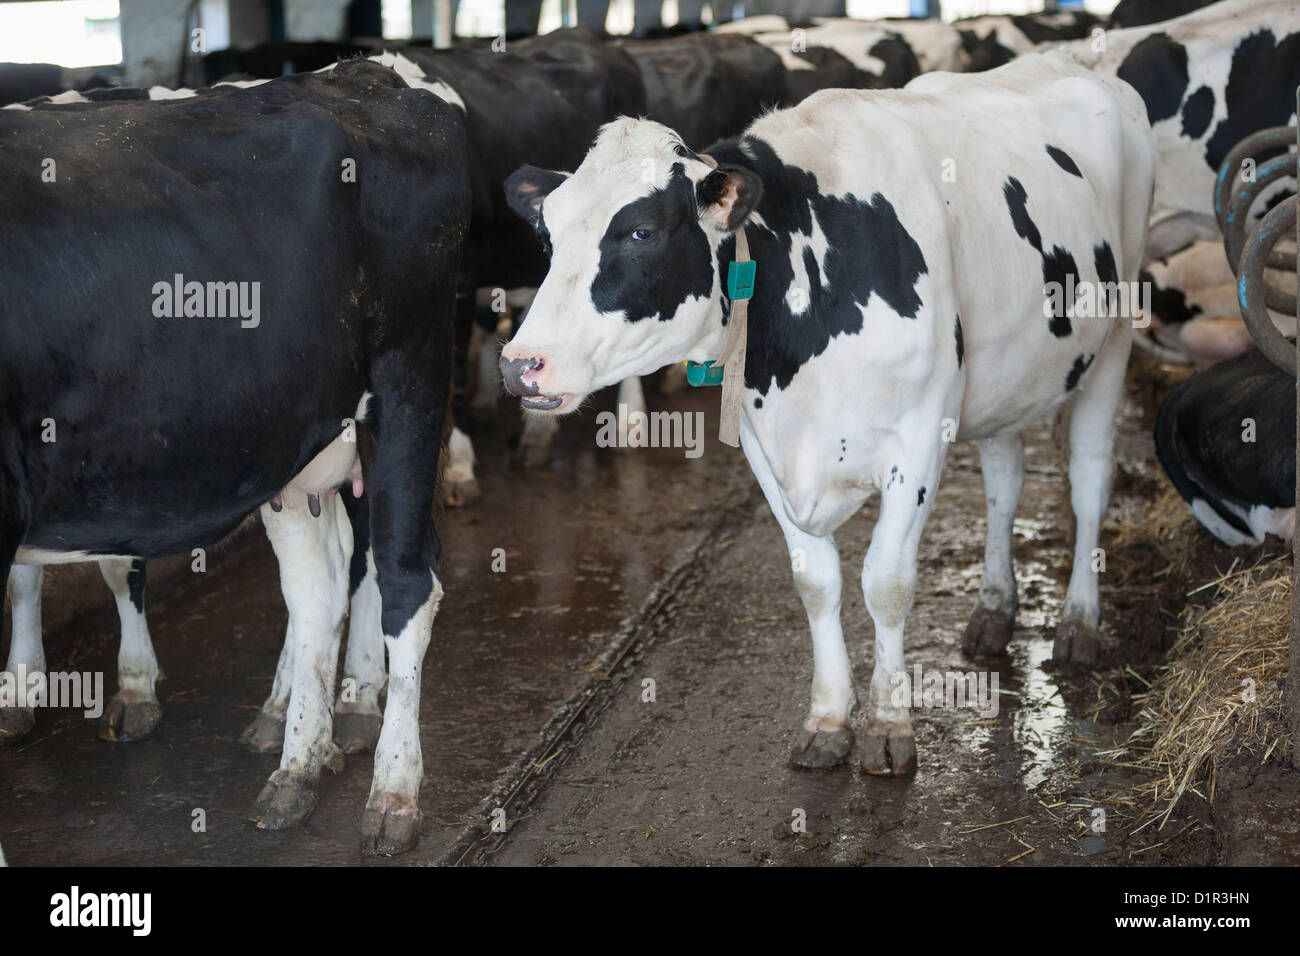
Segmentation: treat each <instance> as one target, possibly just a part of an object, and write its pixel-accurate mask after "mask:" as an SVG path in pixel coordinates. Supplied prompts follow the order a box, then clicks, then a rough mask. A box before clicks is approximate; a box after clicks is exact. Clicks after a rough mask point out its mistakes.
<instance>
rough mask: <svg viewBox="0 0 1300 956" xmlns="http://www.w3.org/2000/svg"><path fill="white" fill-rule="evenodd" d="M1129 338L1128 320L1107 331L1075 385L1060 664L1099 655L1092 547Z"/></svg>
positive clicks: (1106, 493)
mask: <svg viewBox="0 0 1300 956" xmlns="http://www.w3.org/2000/svg"><path fill="white" fill-rule="evenodd" d="M1131 344H1132V333H1131V330H1130V329H1129V328H1128V327H1127V326H1123V327H1121V328H1120V329H1118V330H1116V331H1115V332H1113V333H1112V334H1111V337H1110V338H1109V339H1108V340H1107V341H1106V344H1105V345H1103V346H1102V349H1101V352H1100V353H1099V354H1098V355H1097V358H1096V360H1095V361H1094V362H1093V363H1092V368H1091V369H1090V370H1089V372H1088V374H1087V375H1086V376H1085V377H1084V378H1083V380H1082V381H1081V382H1080V383H1079V385H1078V386H1077V388H1078V394H1076V395H1075V398H1074V407H1073V408H1072V409H1071V411H1070V506H1071V508H1072V509H1073V510H1074V521H1075V537H1074V567H1073V570H1072V571H1071V572H1070V586H1069V588H1068V589H1067V590H1066V592H1065V609H1064V611H1063V612H1062V615H1061V623H1060V625H1059V626H1058V627H1057V631H1056V640H1055V642H1054V643H1053V646H1052V660H1053V661H1055V662H1056V663H1058V664H1083V665H1091V664H1095V663H1096V662H1097V659H1098V658H1099V657H1100V656H1101V633H1100V630H1099V625H1100V623H1101V589H1100V587H1099V582H1098V578H1097V575H1098V572H1099V570H1100V569H1101V567H1102V566H1103V565H1102V564H1101V563H1100V562H1099V560H1098V559H1099V557H1100V555H1098V554H1097V553H1096V548H1097V539H1098V536H1099V535H1100V533H1101V519H1102V517H1103V516H1104V515H1105V513H1106V504H1107V502H1108V501H1109V499H1110V472H1111V450H1112V448H1113V446H1114V443H1115V413H1116V412H1117V411H1118V410H1119V403H1120V399H1121V398H1122V397H1123V394H1124V372H1125V369H1126V368H1127V366H1128V353H1129V347H1130V345H1131Z"/></svg>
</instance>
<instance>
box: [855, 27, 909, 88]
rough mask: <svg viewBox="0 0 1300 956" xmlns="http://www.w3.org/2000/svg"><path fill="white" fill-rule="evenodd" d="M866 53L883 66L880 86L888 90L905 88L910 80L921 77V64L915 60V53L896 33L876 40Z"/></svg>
mask: <svg viewBox="0 0 1300 956" xmlns="http://www.w3.org/2000/svg"><path fill="white" fill-rule="evenodd" d="M867 53H868V55H870V56H874V57H875V58H876V59H877V60H879V61H880V62H882V63H884V64H885V69H884V70H883V71H882V72H881V74H880V83H881V85H882V86H885V87H888V88H890V89H893V88H896V87H900V86H906V85H907V83H908V82H909V81H910V80H913V79H915V78H916V77H918V76H920V75H921V63H920V61H919V60H917V58H916V53H915V52H914V51H913V50H912V48H911V47H910V46H908V44H907V41H906V40H905V39H903V38H902V37H901V36H899V35H898V34H897V33H891V34H890V35H889V36H887V37H884V38H883V39H881V40H877V41H876V42H875V43H874V44H873V45H872V47H871V49H870V50H868V51H867Z"/></svg>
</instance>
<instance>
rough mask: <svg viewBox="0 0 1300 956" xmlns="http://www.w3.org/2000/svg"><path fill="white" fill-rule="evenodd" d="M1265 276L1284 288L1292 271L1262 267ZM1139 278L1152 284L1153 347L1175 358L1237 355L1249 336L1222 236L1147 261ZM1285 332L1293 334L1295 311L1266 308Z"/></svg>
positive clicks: (1200, 361) (1202, 361) (1210, 359)
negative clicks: (1283, 311) (1292, 312)
mask: <svg viewBox="0 0 1300 956" xmlns="http://www.w3.org/2000/svg"><path fill="white" fill-rule="evenodd" d="M1264 273H1265V282H1267V283H1268V284H1269V285H1271V286H1273V287H1274V288H1278V289H1284V288H1286V286H1287V284H1289V283H1294V282H1295V275H1294V273H1284V272H1282V271H1280V270H1277V269H1266V270H1264ZM1140 278H1141V281H1143V282H1146V283H1149V287H1150V289H1151V316H1150V319H1151V324H1150V326H1149V327H1148V328H1147V329H1146V330H1145V331H1146V333H1147V334H1149V335H1150V338H1151V340H1152V341H1153V343H1154V344H1153V345H1152V346H1151V351H1153V352H1154V353H1155V354H1156V355H1158V356H1159V357H1160V358H1163V359H1165V360H1167V361H1175V362H1194V363H1196V364H1197V365H1212V364H1213V363H1215V362H1221V361H1223V360H1224V359H1229V358H1232V357H1234V356H1236V355H1240V354H1241V353H1242V352H1244V351H1246V349H1248V348H1250V347H1251V345H1252V342H1253V340H1252V339H1251V335H1250V331H1249V330H1248V329H1247V328H1246V323H1245V321H1244V320H1243V319H1242V317H1241V305H1240V304H1239V301H1238V298H1237V277H1236V276H1235V275H1234V274H1233V272H1232V269H1231V268H1230V267H1229V265H1228V257H1227V253H1226V252H1225V251H1224V247H1223V243H1222V242H1214V241H1211V240H1209V239H1200V240H1197V241H1196V242H1194V243H1192V244H1191V245H1190V246H1188V247H1187V248H1186V249H1183V250H1181V251H1180V252H1176V253H1174V254H1173V255H1172V256H1169V257H1168V259H1161V260H1158V261H1156V262H1152V263H1150V264H1149V265H1148V266H1147V268H1146V269H1144V270H1143V271H1142V273H1141V276H1140ZM1269 316H1270V318H1272V320H1273V324H1274V325H1276V326H1277V327H1278V329H1279V331H1281V332H1282V334H1283V335H1287V336H1293V335H1295V334H1296V319H1295V316H1294V315H1282V314H1281V313H1278V312H1273V311H1272V310H1270V311H1269Z"/></svg>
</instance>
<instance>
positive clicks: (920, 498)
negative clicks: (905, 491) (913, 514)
mask: <svg viewBox="0 0 1300 956" xmlns="http://www.w3.org/2000/svg"><path fill="white" fill-rule="evenodd" d="M923 504H925V485H922V486H921V490H920V491H918V492H917V493H916V506H917V507H918V508H919V507H921V505H923Z"/></svg>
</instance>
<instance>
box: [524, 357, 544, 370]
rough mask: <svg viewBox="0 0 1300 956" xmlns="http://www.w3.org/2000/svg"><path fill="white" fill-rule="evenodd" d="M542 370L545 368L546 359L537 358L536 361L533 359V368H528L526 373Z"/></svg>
mask: <svg viewBox="0 0 1300 956" xmlns="http://www.w3.org/2000/svg"><path fill="white" fill-rule="evenodd" d="M544 368H546V359H543V358H538V359H533V367H532V368H530V369H529V370H528V371H530V372H540V371H541V370H542V369H544Z"/></svg>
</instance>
